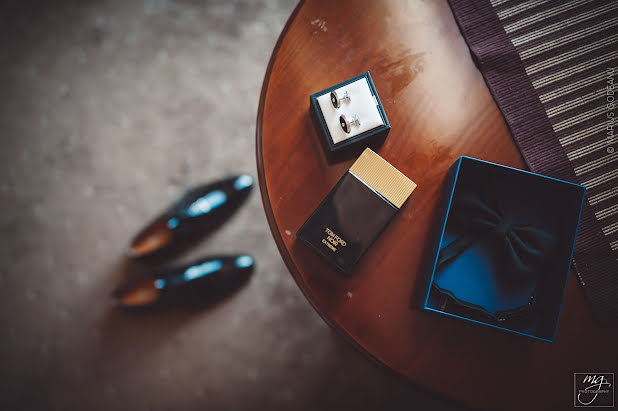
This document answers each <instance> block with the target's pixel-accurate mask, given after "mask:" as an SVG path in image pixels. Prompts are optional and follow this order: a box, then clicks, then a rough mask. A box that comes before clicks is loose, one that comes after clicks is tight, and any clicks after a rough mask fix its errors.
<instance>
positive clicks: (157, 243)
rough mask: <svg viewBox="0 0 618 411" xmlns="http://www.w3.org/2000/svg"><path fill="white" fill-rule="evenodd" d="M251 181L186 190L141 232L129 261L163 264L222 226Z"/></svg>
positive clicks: (234, 180)
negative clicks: (165, 260) (163, 261)
mask: <svg viewBox="0 0 618 411" xmlns="http://www.w3.org/2000/svg"><path fill="white" fill-rule="evenodd" d="M252 187H253V178H252V177H251V176H249V175H247V174H242V175H240V176H235V177H229V178H226V179H223V180H220V181H217V182H214V183H211V184H206V185H201V186H197V187H195V188H192V189H190V190H188V191H187V192H186V193H185V194H184V195H183V196H182V197H181V198H180V199H179V200H178V201H177V202H176V203H174V204H173V205H172V206H171V207H170V208H169V209H168V210H166V211H165V212H164V213H162V214H161V215H159V216H158V217H157V218H155V219H154V220H153V221H151V222H150V224H148V225H147V226H146V227H145V228H144V229H142V230H141V231H140V232H139V233H138V234H137V235H136V236H135V238H134V239H133V240H132V241H131V244H130V245H129V248H128V250H127V255H128V256H129V257H130V258H133V259H138V260H162V259H164V258H168V257H171V256H172V255H174V254H176V253H177V252H179V251H182V250H184V249H185V248H187V247H188V246H189V245H191V244H192V243H194V242H195V241H196V240H198V239H199V238H201V237H202V236H204V235H206V234H208V233H209V232H210V231H212V230H214V229H215V228H216V227H218V226H219V225H221V224H222V223H223V222H225V221H226V220H227V219H228V218H229V217H230V216H231V215H232V214H233V213H234V212H235V211H236V210H237V209H238V208H239V207H240V205H241V204H242V203H243V202H244V201H245V200H246V199H247V197H248V196H249V193H250V192H251V189H252Z"/></svg>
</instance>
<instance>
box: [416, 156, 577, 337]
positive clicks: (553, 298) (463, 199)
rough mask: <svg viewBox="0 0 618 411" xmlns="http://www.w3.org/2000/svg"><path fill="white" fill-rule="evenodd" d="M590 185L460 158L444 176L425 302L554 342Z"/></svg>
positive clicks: (442, 310) (449, 313) (435, 309)
mask: <svg viewBox="0 0 618 411" xmlns="http://www.w3.org/2000/svg"><path fill="white" fill-rule="evenodd" d="M585 191H586V190H585V187H583V186H581V185H577V184H573V183H569V182H567V181H562V180H557V179H554V178H551V177H547V176H542V175H540V174H535V173H531V172H528V171H523V170H518V169H515V168H511V167H507V166H503V165H499V164H494V163H489V162H487V161H483V160H478V159H474V158H470V157H465V156H464V157H460V158H459V159H458V160H457V161H456V162H455V164H453V166H451V168H450V169H449V172H448V175H447V179H446V182H445V192H444V197H443V200H442V205H441V209H440V211H439V217H438V224H437V228H436V233H435V237H434V240H433V242H432V245H431V249H430V250H429V259H428V264H427V267H428V269H427V271H426V275H425V284H424V287H423V288H422V290H423V291H422V292H421V298H420V306H421V308H422V309H424V310H427V311H433V312H436V313H440V314H442V315H447V316H450V317H455V318H460V319H464V320H468V321H472V322H476V323H480V324H485V325H489V326H491V327H494V328H498V329H501V330H506V331H510V332H514V333H517V334H521V335H525V336H528V337H532V338H536V339H539V340H544V341H549V342H552V341H554V339H555V337H556V331H557V328H558V320H559V318H560V311H561V308H562V301H563V298H564V292H565V289H566V282H567V278H568V274H569V271H570V268H571V259H572V256H573V247H574V244H575V238H576V235H577V227H578V224H579V219H580V216H581V210H582V206H583V200H584V195H585Z"/></svg>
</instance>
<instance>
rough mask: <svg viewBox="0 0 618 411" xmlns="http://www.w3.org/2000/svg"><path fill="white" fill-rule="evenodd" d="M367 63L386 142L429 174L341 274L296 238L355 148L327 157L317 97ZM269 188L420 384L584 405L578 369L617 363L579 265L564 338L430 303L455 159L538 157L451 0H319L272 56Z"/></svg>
mask: <svg viewBox="0 0 618 411" xmlns="http://www.w3.org/2000/svg"><path fill="white" fill-rule="evenodd" d="M367 70H369V71H370V72H371V75H372V77H373V80H374V83H375V86H376V89H377V90H378V93H379V95H380V99H381V100H382V104H383V106H384V109H385V111H386V113H387V116H388V118H389V121H390V123H391V126H392V130H391V131H390V134H389V136H388V137H387V138H386V140H385V142H384V144H383V145H382V146H381V147H380V148H379V150H377V152H378V154H380V155H381V156H382V157H383V158H385V159H386V160H387V161H389V162H390V163H391V164H393V165H394V166H395V167H396V168H398V169H399V170H400V171H401V172H403V173H404V174H405V175H407V176H409V177H410V178H411V179H412V180H414V181H415V182H416V183H417V184H418V188H417V189H416V190H415V192H414V193H413V194H412V196H411V197H410V199H409V200H408V201H407V202H406V204H405V205H404V206H403V207H402V209H401V210H400V211H399V213H398V215H397V216H396V217H395V219H394V220H393V221H392V222H391V224H390V225H389V226H388V227H387V229H386V230H385V231H384V232H383V233H382V235H381V236H380V237H379V238H378V240H377V241H376V242H375V243H374V245H373V246H372V247H371V248H370V249H369V251H368V252H367V254H365V256H364V257H363V258H362V259H361V261H360V263H359V264H358V266H357V267H356V269H355V272H354V275H353V276H351V277H348V278H346V277H343V276H342V275H340V274H339V273H338V272H336V271H335V270H334V269H333V268H331V267H330V266H329V265H327V264H326V263H325V262H324V261H323V260H322V259H321V258H320V257H319V256H318V255H317V254H315V253H314V252H313V251H312V250H310V249H309V248H307V247H305V246H304V245H302V244H301V243H300V242H299V241H298V240H297V239H296V236H295V233H296V231H297V230H298V228H299V227H300V226H301V225H302V224H303V223H304V221H305V220H306V219H307V217H308V216H309V215H310V214H311V213H312V211H313V210H314V209H315V208H316V206H317V205H318V204H319V203H320V202H321V200H322V199H323V198H324V196H325V195H326V194H327V193H328V192H329V191H330V189H331V188H332V187H333V186H334V184H335V183H336V182H337V181H338V180H339V178H340V177H341V176H342V175H343V174H344V173H345V172H346V170H347V169H348V168H349V167H350V165H351V163H352V162H353V159H351V160H346V161H341V162H337V163H329V162H328V161H327V157H326V155H325V152H324V150H323V148H322V146H321V145H320V141H319V137H318V133H317V131H316V130H315V128H314V126H313V124H312V122H311V119H310V115H309V95H310V94H311V93H314V92H316V91H319V90H322V89H324V88H327V87H329V86H332V85H334V84H337V83H339V82H341V81H343V80H346V79H348V78H350V77H353V76H355V75H357V74H360V73H362V72H365V71H367ZM256 134H257V162H258V173H259V180H260V188H261V192H262V200H263V203H264V208H265V211H266V216H267V219H268V222H269V224H270V228H271V230H272V234H273V237H274V239H275V242H276V243H277V246H278V248H279V251H280V253H281V256H282V257H283V260H284V262H285V264H286V265H287V267H288V269H289V270H290V272H291V274H292V276H293V277H294V279H295V280H296V282H297V284H298V286H299V287H300V289H301V290H302V291H303V293H304V294H305V296H306V297H307V299H308V300H309V302H310V303H311V304H312V305H313V307H314V308H315V309H316V310H317V312H318V313H319V314H320V315H321V316H322V318H324V320H325V321H326V322H327V323H328V324H329V325H330V326H332V327H333V328H334V329H335V330H337V331H338V332H339V333H340V334H341V335H342V336H343V337H344V338H345V339H346V340H347V341H349V342H350V343H352V344H353V345H354V346H356V347H357V348H358V349H360V350H361V351H362V352H364V353H365V354H367V355H368V356H369V357H371V358H372V359H374V360H376V361H377V362H378V363H380V364H383V365H385V366H387V367H388V368H390V369H392V370H394V371H395V372H396V373H398V374H401V375H403V376H405V377H407V378H408V379H410V380H412V381H413V382H415V383H418V384H421V385H423V386H425V387H427V388H429V389H431V390H434V391H436V392H439V393H442V394H445V395H447V396H449V397H452V398H455V399H457V400H461V401H463V402H465V403H467V404H469V405H474V406H484V407H492V408H513V409H520V408H522V407H526V408H539V409H541V408H542V409H566V408H567V407H572V406H573V398H574V395H573V373H574V372H601V371H613V370H614V369H615V368H616V366H617V365H618V350H616V347H618V336H617V334H616V332H615V330H612V331H611V332H610V331H609V330H606V329H602V328H600V327H599V326H598V324H597V323H596V322H595V320H594V319H593V317H592V313H591V311H590V308H589V307H588V305H587V304H586V301H585V300H584V295H583V290H582V288H581V287H580V286H579V284H578V283H577V281H576V278H575V276H574V275H571V276H570V277H569V280H568V287H567V292H566V297H565V302H564V307H563V311H562V316H561V320H560V326H559V330H558V334H557V340H556V342H554V343H547V342H543V341H536V340H533V339H530V338H526V337H521V336H518V335H514V334H511V333H506V332H501V331H499V330H495V329H492V328H490V327H484V326H481V325H477V324H473V323H469V322H466V321H461V320H457V319H452V318H447V317H444V316H439V315H436V314H433V313H429V312H423V311H420V310H418V309H417V308H416V307H414V306H413V304H414V302H416V301H417V299H418V298H419V290H420V286H421V283H422V269H423V264H424V261H425V257H426V253H427V251H428V246H429V243H430V240H431V236H432V233H433V231H432V229H433V227H434V224H436V222H437V221H436V212H437V206H438V204H439V201H440V198H441V189H442V184H443V182H444V179H445V176H446V172H447V169H448V167H449V166H450V165H451V164H453V162H454V161H455V160H456V159H457V158H458V157H459V156H461V155H468V156H472V157H476V158H480V159H484V160H488V161H492V162H497V163H500V164H504V165H508V166H512V167H516V168H525V164H524V162H523V159H522V157H521V155H520V154H519V152H518V150H517V147H516V146H515V143H514V142H513V139H512V138H511V136H510V134H509V131H508V129H507V127H506V124H505V122H504V120H503V118H502V115H501V113H500V111H499V110H498V108H497V106H496V104H495V102H494V100H493V99H492V97H491V95H490V92H489V90H488V89H487V86H486V85H485V83H484V81H483V78H482V76H481V74H480V72H479V71H478V70H477V69H476V67H475V66H474V63H473V61H472V59H471V56H470V52H469V50H468V48H467V46H466V44H465V42H464V40H463V38H462V36H461V34H460V32H459V29H458V27H457V24H456V23H455V21H454V19H453V16H452V13H451V10H450V8H449V6H448V4H447V2H446V0H439V1H422V0H410V1H407V2H398V1H397V2H389V1H375V0H363V1H356V2H352V1H338V2H332V1H327V0H307V1H304V2H301V4H299V6H298V7H297V8H296V10H295V11H294V13H293V14H292V16H291V17H290V19H289V21H288V23H287V25H286V27H285V28H284V30H283V33H282V34H281V37H280V38H279V41H278V43H277V45H276V46H275V50H274V51H273V54H272V57H271V61H270V64H269V66H268V69H267V72H266V76H265V79H264V84H263V87H262V95H261V98H260V105H259V109H258V116H257V133H256Z"/></svg>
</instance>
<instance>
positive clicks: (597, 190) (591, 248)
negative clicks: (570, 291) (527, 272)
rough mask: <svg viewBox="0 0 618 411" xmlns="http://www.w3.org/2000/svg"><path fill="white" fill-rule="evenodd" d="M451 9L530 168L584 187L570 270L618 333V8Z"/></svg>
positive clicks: (606, 2)
mask: <svg viewBox="0 0 618 411" xmlns="http://www.w3.org/2000/svg"><path fill="white" fill-rule="evenodd" d="M449 2H450V4H451V8H452V10H453V13H454V15H455V18H456V20H457V22H458V24H459V27H460V29H461V31H462V34H463V36H464V38H465V39H466V42H467V43H468V46H469V47H470V50H471V53H472V57H473V59H474V61H475V63H476V64H477V65H478V67H479V70H480V71H481V72H482V74H483V76H484V78H485V80H486V82H487V84H488V86H489V89H490V90H491V92H492V95H493V96H494V99H495V100H496V103H497V104H498V107H499V108H500V110H501V111H502V113H503V115H504V118H505V120H506V122H507V124H508V126H509V128H510V130H511V133H512V135H513V138H514V139H515V141H516V143H517V145H518V147H519V149H520V150H521V152H522V155H523V156H524V158H525V160H526V162H527V164H528V166H529V168H530V169H531V170H532V171H535V172H538V173H541V174H546V175H549V176H552V177H556V178H561V179H564V180H568V181H573V182H577V183H580V184H583V185H584V186H586V188H587V196H586V204H585V205H584V210H583V214H582V222H581V224H580V228H579V234H578V238H577V243H576V245H575V255H574V264H573V265H574V268H575V271H576V273H577V275H578V278H579V280H580V282H581V284H582V286H583V288H584V292H585V294H586V296H587V298H588V300H589V302H590V304H591V306H592V308H593V310H594V312H595V314H596V315H597V318H598V319H599V320H600V321H601V323H603V324H606V325H610V324H611V325H615V324H617V323H618V153H616V148H618V109H617V108H616V105H618V100H615V97H616V96H615V94H614V93H615V92H618V87H615V88H614V84H618V0H566V1H565V0H523V1H522V0H449ZM617 94H618V93H617ZM614 129H615V130H616V135H615V134H614Z"/></svg>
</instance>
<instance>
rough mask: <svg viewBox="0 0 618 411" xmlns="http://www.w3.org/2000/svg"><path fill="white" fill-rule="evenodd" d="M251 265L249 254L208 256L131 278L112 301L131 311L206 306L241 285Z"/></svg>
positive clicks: (250, 269)
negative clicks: (186, 263) (165, 307)
mask: <svg viewBox="0 0 618 411" xmlns="http://www.w3.org/2000/svg"><path fill="white" fill-rule="evenodd" d="M254 268H255V262H254V259H253V257H251V256H250V255H246V254H241V255H223V256H211V257H208V258H205V259H201V260H198V261H194V262H193V263H191V264H188V265H183V266H179V267H175V268H171V269H167V270H165V271H163V272H161V273H157V274H154V275H148V276H143V277H141V278H139V279H133V280H130V281H128V282H126V283H125V284H123V285H121V286H120V287H119V288H118V289H116V291H114V293H113V294H112V298H113V303H114V305H115V306H117V307H119V308H123V309H127V310H134V311H147V310H149V309H152V308H155V307H162V306H170V305H172V306H180V305H187V304H188V305H193V306H205V305H208V304H211V303H213V302H217V301H219V300H221V299H222V298H225V297H226V296H228V295H230V294H231V293H233V292H234V291H236V290H237V289H238V288H240V287H241V286H242V285H243V284H244V283H245V282H247V280H248V279H249V278H250V277H251V274H252V273H253V271H254Z"/></svg>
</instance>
